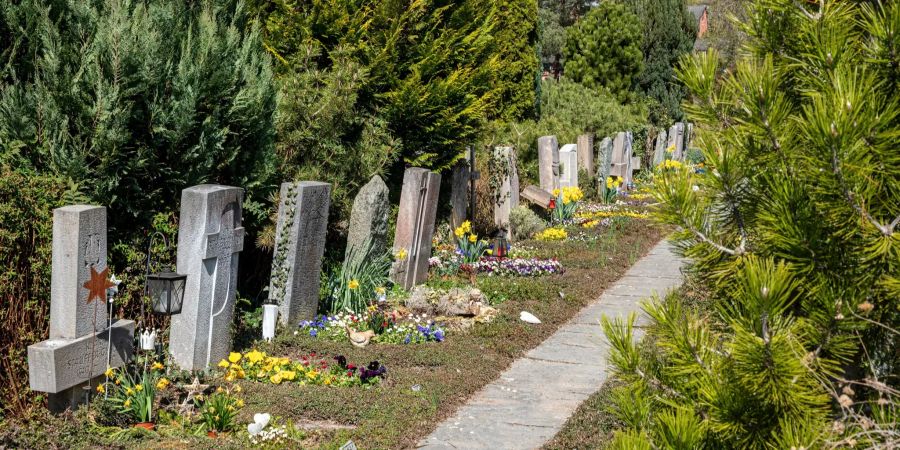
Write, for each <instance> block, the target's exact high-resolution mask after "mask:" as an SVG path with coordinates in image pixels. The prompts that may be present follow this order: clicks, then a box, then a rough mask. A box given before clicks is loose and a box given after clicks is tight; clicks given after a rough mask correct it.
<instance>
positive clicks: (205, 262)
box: [170, 184, 244, 370]
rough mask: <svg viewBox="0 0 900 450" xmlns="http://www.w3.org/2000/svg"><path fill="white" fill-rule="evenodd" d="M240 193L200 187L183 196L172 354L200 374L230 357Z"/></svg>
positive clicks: (239, 237) (240, 230) (241, 242)
mask: <svg viewBox="0 0 900 450" xmlns="http://www.w3.org/2000/svg"><path fill="white" fill-rule="evenodd" d="M242 199H243V190H242V189H240V188H237V187H232V186H221V185H216V184H202V185H199V186H194V187H190V188H188V189H185V190H183V191H182V192H181V215H180V217H179V228H178V259H177V271H178V273H182V274H185V275H187V281H186V283H185V288H184V304H183V306H182V309H181V314H177V315H175V316H172V327H171V331H170V350H171V352H172V357H173V359H174V360H175V363H176V364H177V365H178V366H179V367H181V368H182V369H185V370H203V369H206V368H208V367H210V366H212V365H214V364H216V363H217V362H219V361H220V360H221V359H223V358H225V357H227V356H228V353H229V352H230V351H231V326H232V322H233V318H234V302H235V294H236V292H235V291H236V288H237V274H238V256H239V255H240V252H241V251H242V250H243V248H244V227H243V226H241V213H242V206H241V203H242Z"/></svg>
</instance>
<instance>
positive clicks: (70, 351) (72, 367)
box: [28, 319, 135, 413]
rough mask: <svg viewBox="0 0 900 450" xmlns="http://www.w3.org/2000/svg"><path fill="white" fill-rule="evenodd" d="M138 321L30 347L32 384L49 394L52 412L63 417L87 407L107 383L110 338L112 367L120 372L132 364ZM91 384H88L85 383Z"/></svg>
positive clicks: (29, 370) (117, 324) (29, 376)
mask: <svg viewBox="0 0 900 450" xmlns="http://www.w3.org/2000/svg"><path fill="white" fill-rule="evenodd" d="M134 326H135V325H134V321H133V320H122V319H120V320H117V321H115V322H113V325H112V328H111V329H110V330H111V331H112V333H109V332H108V331H107V330H103V331H100V332H98V333H94V334H90V335H87V336H82V337H80V338H77V339H63V338H57V339H48V340H46V341H41V342H38V343H37V344H32V345H29V346H28V380H29V384H30V387H31V389H32V390H34V391H41V392H47V393H49V396H48V398H49V401H48V406H49V409H50V411H52V412H54V413H60V412H63V411H65V410H66V409H75V408H76V407H77V406H78V405H81V404H83V403H85V401H86V400H87V397H88V395H89V394H91V393H92V392H93V391H92V389H94V388H96V387H97V385H98V384H99V383H102V382H103V380H104V376H103V373H104V372H105V371H106V368H107V362H106V351H107V345H108V343H109V337H108V336H110V334H111V335H112V344H113V345H112V352H111V353H110V361H109V367H113V368H118V367H122V366H123V365H125V364H126V363H127V362H128V361H130V360H131V356H132V346H131V344H132V342H133V341H134ZM84 380H88V381H84Z"/></svg>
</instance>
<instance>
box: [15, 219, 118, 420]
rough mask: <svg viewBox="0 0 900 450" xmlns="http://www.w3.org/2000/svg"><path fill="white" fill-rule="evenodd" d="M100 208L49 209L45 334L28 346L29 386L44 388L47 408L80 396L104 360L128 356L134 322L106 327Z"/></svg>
mask: <svg viewBox="0 0 900 450" xmlns="http://www.w3.org/2000/svg"><path fill="white" fill-rule="evenodd" d="M106 245H107V244H106V208H104V207H102V206H88V205H73V206H64V207H62V208H58V209H55V210H54V211H53V256H52V261H53V269H52V270H53V271H52V275H51V280H50V339H48V340H46V341H42V342H38V343H36V344H33V345H30V346H28V375H29V377H28V378H29V384H30V385H31V389H32V390H35V391H40V392H48V393H50V398H49V400H50V401H49V405H50V409H51V410H53V411H63V410H65V409H66V408H69V407H74V406H76V405H78V404H80V403H82V402H83V401H85V400H86V396H87V395H88V394H89V393H90V392H91V389H92V388H93V387H94V386H96V385H97V383H98V382H99V380H102V378H100V377H101V376H102V375H103V373H104V372H105V371H106V368H107V346H108V344H109V341H110V336H111V337H112V352H111V354H110V361H109V366H111V367H120V366H122V365H124V364H125V363H126V362H128V361H129V360H130V359H131V354H132V352H133V340H134V322H133V321H131V320H121V319H120V320H116V321H114V322H113V323H112V327H111V328H107V327H108V322H107V320H108V315H107V314H108V313H107V303H106V299H107V296H106V290H107V289H108V288H110V287H112V286H113V284H112V283H111V282H110V281H109V268H108V267H107V261H106Z"/></svg>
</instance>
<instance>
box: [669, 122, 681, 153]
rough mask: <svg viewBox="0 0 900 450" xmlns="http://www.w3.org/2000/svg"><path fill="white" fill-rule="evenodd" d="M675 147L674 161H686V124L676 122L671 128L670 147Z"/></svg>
mask: <svg viewBox="0 0 900 450" xmlns="http://www.w3.org/2000/svg"><path fill="white" fill-rule="evenodd" d="M672 146H675V152H674V153H672V159H674V160H677V161H681V160H683V159H684V123H682V122H676V123H675V125H672V128H669V145H668V147H672Z"/></svg>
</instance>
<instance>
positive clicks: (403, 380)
mask: <svg viewBox="0 0 900 450" xmlns="http://www.w3.org/2000/svg"><path fill="white" fill-rule="evenodd" d="M614 224H615V225H614V226H613V227H610V228H604V227H597V228H595V229H592V230H583V229H579V230H577V234H580V235H581V236H582V237H584V236H586V237H587V239H586V240H575V239H572V237H573V235H575V234H576V231H575V228H577V227H573V229H572V230H570V239H569V240H567V241H563V242H538V241H529V242H525V243H521V244H519V245H528V246H530V247H532V248H533V249H534V252H535V256H537V257H541V258H548V257H556V258H558V259H559V260H560V262H561V263H562V264H563V267H564V268H565V269H566V271H565V273H564V274H561V275H551V276H544V277H539V278H499V277H487V276H479V277H478V278H477V280H476V283H477V286H478V288H479V289H481V290H482V291H483V292H485V294H487V296H488V297H489V298H492V299H503V300H502V301H500V302H499V303H497V304H495V305H494V306H495V307H496V308H498V309H499V310H500V315H499V316H498V317H497V318H496V319H494V321H493V322H491V323H489V324H479V325H476V326H475V327H474V328H472V329H470V330H469V331H468V332H450V333H448V336H447V339H446V340H445V341H444V342H442V343H428V344H420V345H389V344H373V345H369V346H368V347H366V348H355V347H353V346H351V345H350V344H349V343H348V342H333V341H328V340H325V339H317V338H313V337H310V336H308V335H305V334H298V335H294V334H293V333H289V332H282V333H280V335H279V337H278V338H277V339H276V340H275V341H274V342H272V343H269V344H260V345H259V347H257V348H258V349H259V350H262V351H265V352H267V353H269V354H272V355H278V356H290V357H298V356H300V355H303V354H308V353H310V352H317V353H320V354H328V355H337V354H342V355H345V356H347V358H348V359H349V360H350V361H354V362H360V363H363V362H368V361H371V360H378V361H379V362H381V363H383V364H384V365H385V366H386V367H387V371H388V372H387V377H386V379H385V380H384V381H383V382H382V383H381V384H380V385H377V386H375V387H373V388H371V389H364V388H359V387H355V388H335V387H327V386H301V385H297V384H293V383H284V384H280V385H272V384H268V383H257V382H252V381H241V382H240V384H241V386H242V388H243V398H244V399H245V400H246V406H245V407H244V408H243V409H242V410H241V413H240V415H239V418H238V423H242V424H246V423H247V422H249V421H251V417H252V415H253V414H254V413H257V412H268V413H271V414H272V415H273V416H280V417H284V418H288V419H291V420H293V421H294V422H295V423H296V422H298V421H300V422H303V423H307V424H308V423H313V424H315V425H316V426H315V427H313V428H315V429H312V430H310V431H307V432H305V433H304V438H303V444H304V446H307V447H315V448H337V447H339V446H340V445H342V444H344V443H345V442H346V441H347V440H349V439H352V440H353V441H354V442H355V443H356V445H357V446H359V447H360V448H367V449H369V448H398V447H405V448H410V447H414V446H415V444H416V443H417V442H418V440H419V439H421V438H423V437H424V436H426V435H427V434H428V433H429V432H430V431H431V430H433V429H434V428H435V427H436V426H437V424H438V423H439V422H440V421H441V420H442V419H444V418H446V417H448V416H449V415H451V414H452V413H453V412H454V410H455V409H456V408H457V407H459V406H460V405H461V404H463V403H464V402H465V401H466V399H467V398H469V396H471V395H472V394H474V393H475V392H477V391H478V390H479V389H481V388H482V387H483V386H484V385H486V384H487V383H489V382H491V381H493V380H494V379H496V378H497V377H498V376H499V374H500V373H501V372H502V371H503V370H504V369H506V368H507V367H508V366H509V364H510V363H512V361H513V360H515V359H516V358H519V357H521V356H522V354H523V353H524V352H526V351H527V350H529V349H531V348H534V347H535V346H537V345H538V344H539V343H540V342H542V341H543V340H544V339H546V338H547V337H548V336H549V335H550V334H552V333H553V332H554V331H556V329H557V328H558V327H559V326H560V325H562V324H563V323H565V322H566V321H567V320H569V319H570V318H571V317H572V316H574V315H575V314H576V313H577V312H578V311H579V310H580V309H581V308H582V307H583V306H585V305H586V304H588V303H590V302H591V301H593V300H595V299H596V298H597V297H598V296H599V294H600V293H601V292H602V291H603V290H604V289H605V288H606V287H607V286H608V285H609V284H611V283H612V282H614V281H615V280H616V279H618V278H619V277H621V276H622V275H623V274H624V273H625V271H626V270H627V269H628V267H629V266H631V265H632V264H633V263H634V262H635V261H636V260H637V259H639V258H640V257H641V256H643V255H644V254H645V253H646V252H647V251H648V250H649V249H650V248H651V247H652V246H653V245H655V244H656V243H657V242H658V241H659V240H660V239H661V238H662V236H663V235H664V230H663V229H662V228H659V227H658V226H656V225H653V224H652V223H651V222H650V221H648V220H639V219H629V220H622V221H614ZM429 283H430V284H434V285H447V284H448V283H450V284H452V282H447V281H443V280H431V281H429ZM523 310H525V311H529V312H531V313H533V314H535V315H536V316H537V317H539V318H540V319H541V321H542V322H543V323H542V324H540V325H529V324H526V323H524V322H521V321H519V320H518V316H519V312H520V311H523ZM238 350H239V351H245V350H249V349H238ZM416 385H418V386H417V388H416V389H413V386H416ZM90 414H91V413H90V412H87V411H79V412H78V413H76V415H75V416H72V415H68V416H61V417H49V416H48V415H46V414H39V416H38V417H36V418H32V419H31V420H25V421H18V422H14V423H7V424H5V425H4V426H2V427H0V448H3V447H4V446H5V445H7V446H28V445H30V444H31V443H35V442H42V443H43V445H42V446H44V447H53V446H56V447H58V448H72V447H104V448H109V447H118V446H123V447H130V448H137V447H144V448H147V447H149V448H196V449H201V448H216V449H222V448H242V447H243V446H246V441H245V440H242V439H239V438H238V437H236V436H232V437H230V436H224V437H221V436H220V437H219V438H218V439H209V438H207V437H205V436H199V437H194V436H190V435H187V434H186V433H185V432H184V429H182V428H180V427H167V426H160V427H159V431H158V432H144V431H142V430H140V431H139V430H134V429H124V430H123V431H121V432H119V435H117V436H111V434H110V432H111V431H112V430H118V428H110V427H100V426H98V425H94V424H93V423H92V421H91V420H90V419H89V418H87V417H85V416H89V415H90ZM0 425H2V424H0ZM329 425H339V426H329ZM241 428H242V429H243V426H242V427H241ZM4 429H5V431H4ZM243 434H246V433H243ZM572 436H573V438H572V439H571V440H570V441H565V440H561V441H560V442H561V444H560V447H572V446H571V445H569V444H568V443H569V442H579V441H578V438H584V436H581V435H580V434H578V433H577V432H576V433H575V434H572ZM563 439H565V438H563ZM585 439H586V438H585ZM577 447H583V445H577Z"/></svg>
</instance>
